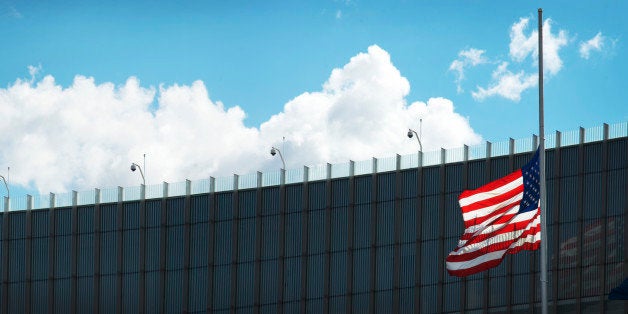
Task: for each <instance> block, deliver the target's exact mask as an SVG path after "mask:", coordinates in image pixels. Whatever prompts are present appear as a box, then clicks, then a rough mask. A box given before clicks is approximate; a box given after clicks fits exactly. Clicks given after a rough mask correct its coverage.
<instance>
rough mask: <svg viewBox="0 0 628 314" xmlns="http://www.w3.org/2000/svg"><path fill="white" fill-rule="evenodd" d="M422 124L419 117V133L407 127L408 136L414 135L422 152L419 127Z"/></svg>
mask: <svg viewBox="0 0 628 314" xmlns="http://www.w3.org/2000/svg"><path fill="white" fill-rule="evenodd" d="M422 125H423V119H419V134H417V133H416V131H415V130H413V129H408V138H412V136H413V135H414V136H416V140H417V141H418V142H419V150H420V152H423V144H421V128H422Z"/></svg>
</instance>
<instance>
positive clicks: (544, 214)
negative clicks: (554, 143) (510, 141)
mask: <svg viewBox="0 0 628 314" xmlns="http://www.w3.org/2000/svg"><path fill="white" fill-rule="evenodd" d="M538 37H539V137H540V141H539V167H540V170H541V174H540V180H541V183H540V188H541V191H540V192H541V193H540V194H541V199H540V204H539V206H540V209H541V234H542V239H541V302H542V311H541V313H543V314H547V313H548V306H547V241H548V237H547V235H548V232H547V207H546V206H545V204H546V199H545V198H546V194H547V193H546V190H545V125H544V121H543V120H544V115H543V9H541V8H539V36H538Z"/></svg>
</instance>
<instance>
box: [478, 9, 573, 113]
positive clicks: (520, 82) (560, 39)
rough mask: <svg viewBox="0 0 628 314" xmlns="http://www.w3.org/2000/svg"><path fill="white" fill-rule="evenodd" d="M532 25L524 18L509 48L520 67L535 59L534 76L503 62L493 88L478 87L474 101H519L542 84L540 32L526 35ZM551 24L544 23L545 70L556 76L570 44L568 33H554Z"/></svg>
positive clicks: (513, 31)
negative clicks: (562, 55)
mask: <svg viewBox="0 0 628 314" xmlns="http://www.w3.org/2000/svg"><path fill="white" fill-rule="evenodd" d="M529 22H530V20H529V19H528V18H521V19H519V21H518V22H516V23H514V24H513V25H512V26H511V29H510V45H509V48H510V58H511V59H512V60H513V61H515V62H516V63H517V64H518V63H521V62H523V61H525V60H526V59H527V58H528V57H531V59H532V60H533V64H534V65H535V69H534V70H533V71H532V73H533V74H530V73H528V72H527V71H526V70H523V69H522V70H519V71H515V72H513V71H511V70H509V69H508V67H509V66H512V64H510V63H509V62H505V61H502V62H501V63H500V64H499V65H498V67H497V69H495V70H494V71H493V74H492V77H491V82H490V83H489V86H488V87H481V86H478V87H477V90H476V91H475V92H472V93H471V95H472V96H473V98H474V99H476V100H480V101H481V100H484V99H486V98H488V97H493V96H500V97H503V98H506V99H509V100H512V101H519V100H520V99H521V94H522V93H523V92H524V91H526V90H527V89H529V88H533V87H535V86H537V85H538V82H537V81H538V74H537V72H538V70H537V69H536V66H538V53H539V50H538V40H539V37H538V31H532V32H531V33H530V34H529V35H526V34H525V31H526V29H527V28H528V24H529ZM551 22H552V21H551V20H550V19H547V20H545V22H543V71H544V74H547V76H548V77H551V76H553V75H556V74H557V73H558V72H559V71H560V70H561V69H562V67H563V61H562V60H561V58H560V55H559V52H560V50H561V49H562V48H563V47H564V46H566V45H567V43H568V38H567V33H566V32H565V31H564V30H560V31H559V32H558V34H553V33H552V30H551V25H552V23H551ZM517 64H515V65H517Z"/></svg>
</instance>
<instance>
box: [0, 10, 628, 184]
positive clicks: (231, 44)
mask: <svg viewBox="0 0 628 314" xmlns="http://www.w3.org/2000/svg"><path fill="white" fill-rule="evenodd" d="M539 7H541V8H543V17H544V20H546V23H548V24H547V25H548V27H546V29H545V30H546V31H547V30H548V28H549V31H550V33H549V37H548V39H546V40H547V41H546V46H547V44H548V42H549V44H552V45H553V48H552V47H549V48H546V56H547V53H548V50H549V51H550V52H554V55H553V56H547V57H546V60H545V61H546V62H545V67H546V74H545V84H544V88H545V106H546V112H545V116H546V130H547V131H548V132H553V131H554V130H561V131H568V130H574V129H576V128H578V127H579V126H583V127H593V126H599V125H601V124H602V123H605V122H606V123H611V124H612V123H617V122H624V121H626V120H628V106H626V104H625V101H624V100H625V99H626V96H628V92H627V90H628V89H626V88H625V83H624V78H623V74H624V73H626V70H628V66H627V64H626V62H628V61H626V60H627V59H628V58H626V57H625V54H626V45H625V44H624V41H625V33H626V31H627V30H628V25H627V24H626V23H627V22H626V21H625V18H624V16H622V15H623V14H625V12H627V9H628V8H627V5H626V3H625V2H623V1H603V2H599V1H581V2H578V5H575V4H574V3H573V1H569V2H568V1H527V2H523V1H516V2H512V3H510V2H509V3H504V4H502V3H498V4H496V2H494V1H474V2H460V1H387V2H383V1H315V2H311V1H286V2H282V1H264V2H254V1H229V2H219V1H188V2H154V1H133V2H132V3H129V1H120V2H115V1H114V2H107V3H103V2H89V1H87V2H86V1H47V2H41V3H40V2H38V1H10V0H0V38H1V39H0V41H1V42H2V47H3V49H0V111H2V110H3V111H2V112H0V113H2V114H3V115H4V116H5V118H6V117H12V120H11V122H9V123H7V124H6V125H5V127H4V128H2V127H0V131H2V132H5V137H6V139H4V140H2V141H1V142H0V144H2V146H3V147H8V148H6V149H5V152H3V153H0V169H4V168H6V167H8V166H10V167H11V177H12V178H13V180H11V181H12V185H13V186H15V189H16V190H19V191H24V192H28V193H37V192H41V193H47V192H48V191H52V192H56V191H67V190H72V189H79V190H80V189H92V188H94V187H104V186H116V185H133V184H137V178H136V177H135V176H134V175H133V174H130V173H128V172H129V171H128V169H127V168H128V165H129V164H130V162H131V161H137V160H139V159H141V157H142V153H147V155H148V160H149V161H151V164H153V165H155V166H154V167H155V168H158V169H160V170H157V169H155V168H153V170H151V169H150V168H149V169H148V170H149V173H151V174H153V175H151V176H150V177H151V180H150V181H151V182H149V183H158V182H160V181H161V180H173V181H182V180H184V179H185V178H186V177H192V178H193V179H197V178H198V177H206V176H208V175H227V174H229V173H234V172H239V173H250V172H254V171H255V170H256V169H257V170H263V171H264V170H269V169H275V168H276V162H277V161H276V160H274V159H272V158H271V157H270V156H267V155H268V154H267V148H268V147H270V146H272V145H275V146H277V145H280V144H281V142H282V138H283V137H285V138H286V140H285V142H284V143H283V145H284V146H283V147H284V149H285V150H286V151H285V153H286V155H287V158H286V159H289V162H288V163H287V167H288V168H298V167H301V166H302V165H309V164H321V163H325V162H339V161H344V160H348V159H349V158H351V159H359V160H364V159H368V158H370V156H373V155H375V156H390V155H394V154H395V153H408V152H411V151H412V149H415V150H416V147H407V146H409V143H408V142H407V138H406V139H403V137H404V135H405V131H403V130H406V129H407V128H408V127H414V128H417V127H418V121H417V120H418V118H419V117H421V118H424V127H423V136H424V140H425V142H426V143H425V144H426V149H437V148H439V147H458V146H461V145H462V144H477V143H479V142H481V141H485V140H488V141H491V142H499V141H504V140H507V139H508V138H509V137H512V138H524V137H528V136H530V135H531V134H533V133H537V132H538V120H537V113H538V85H537V84H536V83H535V78H536V77H535V75H536V71H537V64H536V56H535V53H536V52H535V51H534V49H535V47H533V46H530V43H534V42H535V41H536V37H535V36H536V35H535V32H536V29H537V9H538V8H539ZM526 19H527V24H526V23H525V21H526ZM547 19H549V21H547ZM517 29H518V31H517ZM587 47H588V48H587ZM360 56H361V57H360ZM368 84H375V85H376V86H377V87H376V88H375V87H373V86H368ZM406 84H407V86H406ZM362 85H364V86H365V87H364V88H363V89H360V88H361V87H360V86H362ZM371 92H372V93H371ZM321 99H323V100H321ZM430 100H433V101H432V102H430ZM380 104H381V106H380ZM3 107H4V108H3ZM208 108H209V109H208ZM208 110H209V111H208ZM181 111H186V112H188V111H189V112H191V113H193V114H181V113H180V112H181ZM94 112H100V114H98V115H94V116H91V114H94ZM177 112H178V113H177ZM212 112H213V113H212ZM321 112H323V113H324V114H321ZM392 112H397V113H398V114H399V115H404V117H395V116H394V115H393V114H391V113H392ZM443 112H445V113H443ZM318 114H320V116H319V115H318ZM369 114H372V115H371V116H369ZM383 114H385V115H387V118H386V119H383V120H386V121H387V122H390V123H391V124H398V127H399V129H402V131H399V130H397V129H393V128H392V127H391V129H388V128H387V127H386V126H382V125H370V124H369V123H367V122H368V121H372V119H373V118H375V117H381V116H382V115H383ZM389 114H390V115H391V116H390V117H388V115H389ZM131 115H134V116H135V118H132V117H131ZM304 115H310V116H311V117H312V119H314V117H318V118H317V119H321V121H325V122H321V123H312V124H311V125H310V124H308V123H307V119H304V118H303V116H304ZM408 116H409V117H408ZM200 117H202V119H201V118H200ZM134 119H137V120H138V121H135V120H134ZM213 119H215V120H213ZM81 120H88V121H90V122H89V123H81V122H80V121H81ZM96 120H98V122H96ZM413 121H414V122H413ZM227 122H229V123H227ZM136 124H137V125H136ZM138 125H139V126H138ZM206 125H210V126H206ZM211 125H216V127H215V128H212V127H211ZM218 126H220V127H218ZM318 128H324V129H325V130H326V131H325V132H319V131H317V129H318ZM373 129H378V130H381V132H380V133H384V134H386V136H384V135H378V134H376V133H374V131H373ZM307 130H310V131H307ZM311 130H314V131H311ZM350 130H355V133H357V134H359V137H353V138H347V139H344V134H346V133H347V132H351V131H350ZM448 131H451V132H450V133H448ZM317 132H318V133H317ZM334 132H336V133H334ZM396 132H399V133H400V135H399V136H400V137H401V138H400V139H394V140H391V139H390V135H391V134H395V133H396ZM431 133H432V134H431ZM7 134H8V135H7ZM155 134H160V135H161V136H155ZM199 134H205V135H204V136H206V137H203V136H199ZM123 137H125V138H126V137H129V138H131V140H129V142H126V144H119V143H114V142H115V140H120V139H121V138H123ZM169 137H172V139H169ZM218 137H224V138H226V139H227V140H225V141H218V140H217V138H218ZM360 137H369V140H366V141H364V140H361V139H360ZM197 138H198V139H197ZM132 140H134V141H135V143H136V144H135V145H134V144H133V142H132ZM343 140H344V142H343ZM216 141H218V142H219V143H216ZM328 141H330V142H331V141H334V142H333V143H331V144H330V143H328ZM51 143H56V144H51ZM137 143H142V144H141V145H140V144H137ZM210 143H211V144H210ZM310 144H311V145H314V144H316V146H318V148H312V147H310V146H309V145H310ZM142 145H144V146H142ZM244 145H246V146H247V147H252V148H251V150H250V151H249V150H242V146H244ZM403 145H405V146H403ZM138 146H139V147H138ZM201 146H213V147H214V148H213V149H212V148H203V149H201V148H199V149H192V148H193V147H201ZM45 147H47V148H45ZM218 147H220V148H218ZM40 148H41V149H40ZM345 149H346V151H344V150H345ZM173 151H176V152H177V154H175V153H173ZM221 151H222V152H221ZM242 151H244V152H242ZM256 151H263V154H261V153H259V154H258V153H255V152H256ZM236 152H240V153H238V154H240V155H238V156H237V157H233V154H235V153H236ZM386 152H388V154H387V153H386ZM229 153H231V155H230V154H229ZM33 154H37V155H40V156H38V157H33V156H31V155H33ZM101 155H105V156H107V157H98V156H101ZM252 156H254V157H252ZM288 157H289V158H288ZM250 158H256V159H259V160H260V161H259V162H251V160H250ZM190 160H193V162H190ZM75 167H81V168H83V169H85V174H76V173H75V172H73V171H72V168H75ZM51 168H54V170H50V169H51ZM92 168H102V170H100V171H96V170H90V169H92ZM118 169H120V170H118ZM117 171H120V173H117ZM103 172H106V175H103ZM0 173H4V172H3V171H0ZM195 176H196V177H195ZM59 177H64V178H66V179H64V180H61V181H59V180H58V178H59Z"/></svg>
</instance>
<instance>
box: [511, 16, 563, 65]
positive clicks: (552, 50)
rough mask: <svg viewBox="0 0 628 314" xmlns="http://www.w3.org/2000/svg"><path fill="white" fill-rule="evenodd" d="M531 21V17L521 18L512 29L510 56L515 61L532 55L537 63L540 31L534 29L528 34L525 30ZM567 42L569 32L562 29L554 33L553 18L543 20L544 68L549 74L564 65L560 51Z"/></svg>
mask: <svg viewBox="0 0 628 314" xmlns="http://www.w3.org/2000/svg"><path fill="white" fill-rule="evenodd" d="M529 22H530V19H528V18H521V19H520V20H519V22H517V23H515V24H513V26H512V27H511V29H510V56H511V58H512V59H513V60H514V61H517V62H522V61H524V60H525V59H526V58H527V57H528V56H531V57H532V59H533V60H534V62H535V63H536V62H538V55H539V47H538V41H539V32H538V31H537V30H534V31H532V32H531V33H530V34H529V35H528V36H526V35H525V34H524V32H525V30H526V29H527V28H528V24H529ZM567 43H568V38H567V32H565V31H564V30H560V31H558V34H557V35H555V34H552V20H551V19H547V20H545V22H543V69H544V70H546V71H547V72H548V74H550V75H555V74H556V73H558V72H559V71H560V69H561V68H562V67H563V61H562V60H561V58H560V56H559V54H558V53H559V51H560V49H561V48H562V47H564V46H566V45H567Z"/></svg>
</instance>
